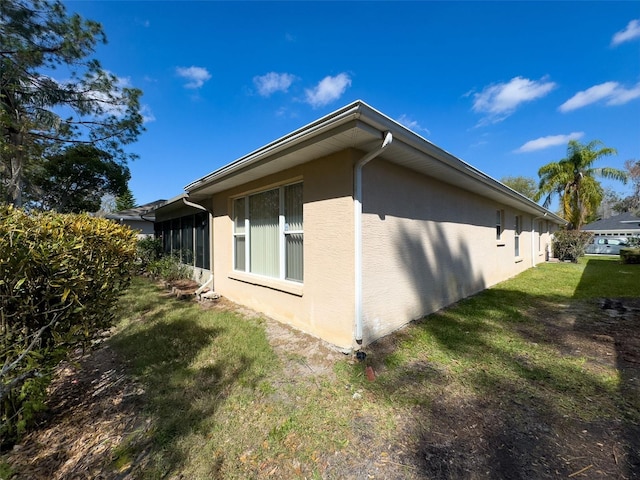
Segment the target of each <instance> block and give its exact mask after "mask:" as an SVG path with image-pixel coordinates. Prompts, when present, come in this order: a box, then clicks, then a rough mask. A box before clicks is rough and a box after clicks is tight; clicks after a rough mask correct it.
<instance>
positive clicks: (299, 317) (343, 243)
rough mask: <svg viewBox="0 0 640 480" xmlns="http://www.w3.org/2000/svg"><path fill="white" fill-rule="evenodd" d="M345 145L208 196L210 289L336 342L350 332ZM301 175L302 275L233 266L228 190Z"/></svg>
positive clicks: (349, 158) (349, 154) (345, 342)
mask: <svg viewBox="0 0 640 480" xmlns="http://www.w3.org/2000/svg"><path fill="white" fill-rule="evenodd" d="M354 156H355V153H354V152H353V151H351V150H347V151H343V152H340V153H338V154H336V155H332V156H329V157H326V158H322V159H318V160H315V161H312V162H309V163H306V164H304V165H301V166H299V167H296V168H293V169H289V170H286V171H283V172H280V173H278V174H276V175H272V176H269V177H265V178H263V179H261V180H260V181H256V182H251V183H248V184H245V185H242V186H239V187H237V188H234V189H231V190H227V191H224V192H221V193H219V194H216V195H214V197H213V212H214V220H213V255H214V261H213V265H214V278H215V290H216V291H217V292H218V293H220V294H221V295H224V296H225V297H227V298H229V299H230V300H232V301H234V302H237V303H240V304H242V305H245V306H247V307H249V308H252V309H254V310H256V311H259V312H263V313H265V314H266V315H268V316H270V317H272V318H274V319H276V320H279V321H282V322H284V323H288V324H291V325H293V326H295V327H296V328H299V329H300V330H303V331H305V332H307V333H310V334H312V335H315V336H318V337H321V338H324V339H325V340H327V341H329V342H331V343H333V344H335V345H337V346H339V347H342V348H349V347H351V344H352V338H353V311H354V275H353V271H354V265H353V250H354V248H353V245H354V233H353V201H352V197H351V193H352V189H353V187H352V183H353V159H354V158H355V157H354ZM300 180H302V182H303V217H304V282H303V284H296V283H294V282H282V281H276V280H269V279H266V278H263V277H257V276H255V275H251V274H248V273H238V272H234V269H233V236H232V235H233V221H232V202H233V198H234V197H238V196H243V195H246V194H249V193H253V192H257V191H261V190H264V189H267V188H271V187H275V186H278V185H282V184H287V183H291V182H294V181H300Z"/></svg>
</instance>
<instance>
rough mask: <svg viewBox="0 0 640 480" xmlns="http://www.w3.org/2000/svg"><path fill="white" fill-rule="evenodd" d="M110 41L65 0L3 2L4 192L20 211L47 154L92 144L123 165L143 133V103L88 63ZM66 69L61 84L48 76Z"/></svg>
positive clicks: (0, 118) (0, 116)
mask: <svg viewBox="0 0 640 480" xmlns="http://www.w3.org/2000/svg"><path fill="white" fill-rule="evenodd" d="M98 43H106V37H105V35H104V32H103V30H102V27H101V25H100V24H99V23H97V22H94V21H91V20H84V19H82V18H81V17H80V16H79V15H77V14H73V15H68V14H67V12H66V9H65V7H64V5H63V4H62V3H61V2H60V0H0V154H1V155H0V158H1V161H0V164H1V166H0V180H1V181H0V188H1V190H2V193H3V196H4V199H5V201H7V202H9V203H12V204H14V205H17V206H20V205H22V203H23V193H24V190H25V187H26V180H27V177H28V173H29V171H30V168H31V165H32V164H33V163H37V162H38V161H39V159H40V158H41V157H42V155H43V152H45V151H51V150H54V151H55V150H56V149H57V150H58V151H61V150H62V149H64V148H65V147H68V146H70V145H79V144H87V145H94V146H95V147H97V148H98V149H100V150H102V151H104V152H107V153H108V154H109V155H111V156H112V158H113V159H114V160H115V161H117V162H119V163H121V164H125V163H126V161H127V160H128V159H130V158H132V157H133V156H132V155H130V154H127V153H126V152H125V151H124V145H127V144H129V143H131V142H133V141H135V139H136V138H137V136H138V135H139V134H140V132H141V131H142V115H141V114H140V103H139V98H140V95H141V94H142V92H141V91H140V90H138V89H135V88H130V87H128V86H127V84H126V82H124V81H122V80H119V79H118V78H117V77H116V76H115V75H113V74H111V73H110V72H108V71H106V70H104V69H103V68H102V67H101V66H100V63H99V62H98V61H97V60H95V59H91V58H89V57H90V55H92V54H93V52H94V50H95V47H96V45H97V44H98ZM56 68H59V69H62V75H61V77H63V78H65V79H66V80H57V79H55V78H53V77H52V76H51V75H50V74H51V73H52V72H53V71H54V70H56Z"/></svg>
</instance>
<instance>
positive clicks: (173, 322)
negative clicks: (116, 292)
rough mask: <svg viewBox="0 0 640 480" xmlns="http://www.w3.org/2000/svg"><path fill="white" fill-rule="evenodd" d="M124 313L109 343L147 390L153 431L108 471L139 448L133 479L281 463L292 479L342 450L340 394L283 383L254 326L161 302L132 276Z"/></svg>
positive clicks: (324, 385) (224, 314) (326, 387)
mask: <svg viewBox="0 0 640 480" xmlns="http://www.w3.org/2000/svg"><path fill="white" fill-rule="evenodd" d="M122 307H123V308H122V310H123V320H122V322H121V324H120V325H119V327H118V330H117V333H116V335H115V336H114V337H113V338H112V340H111V345H112V346H113V348H114V349H115V350H116V351H117V352H119V353H120V355H121V356H122V357H123V358H126V359H128V363H129V366H130V369H131V372H132V373H133V375H134V376H135V377H137V379H138V380H139V381H140V382H141V383H143V384H144V385H145V387H146V399H147V411H146V412H145V413H146V415H147V416H148V418H149V420H150V422H151V427H150V428H149V429H148V430H146V431H145V432H141V433H139V434H138V435H137V437H136V438H134V439H130V440H129V441H128V442H127V444H126V445H124V446H123V447H120V448H119V449H118V450H117V451H116V452H114V454H113V455H112V457H113V461H114V468H115V469H120V468H122V467H123V466H127V465H129V463H128V460H129V459H130V458H135V457H136V456H137V455H138V454H139V453H140V451H142V450H143V449H147V450H148V451H149V452H150V453H149V456H148V464H147V465H146V466H145V469H144V471H140V472H138V473H137V476H139V477H140V478H154V479H155V478H161V477H165V476H171V475H177V474H178V473H179V474H182V475H184V476H185V478H217V477H218V476H222V477H224V478H252V477H254V476H255V475H258V474H260V473H261V472H262V473H264V472H268V471H271V470H272V469H273V468H274V467H275V466H276V465H279V463H282V464H285V463H286V462H287V461H289V462H288V463H287V467H286V468H284V467H282V466H279V467H278V471H279V472H280V473H281V474H282V473H285V472H287V473H285V475H286V476H288V477H290V478H296V475H307V476H310V475H313V472H314V465H315V463H316V462H317V460H318V452H320V451H324V450H325V449H331V448H340V447H341V445H344V442H345V437H346V436H348V417H347V415H348V413H346V411H345V413H343V412H342V411H341V410H340V405H341V403H344V402H345V401H346V395H344V394H343V392H337V391H336V385H334V384H331V383H328V382H326V381H324V382H323V381H320V380H318V381H316V379H313V381H311V382H309V381H302V380H301V381H299V382H298V381H296V379H290V378H285V376H284V375H283V371H282V364H281V362H280V360H279V359H278V357H277V356H276V354H275V353H274V352H273V350H272V349H271V347H270V345H269V343H268V341H267V338H266V336H265V332H264V328H263V326H262V325H261V323H260V321H259V320H252V319H247V318H244V317H241V316H239V315H237V314H234V313H232V312H228V311H220V310H213V309H211V310H203V309H202V308H201V307H200V306H198V305H196V304H194V303H192V302H185V301H177V300H174V299H173V298H166V297H163V295H162V292H161V291H160V290H158V289H157V288H156V287H155V286H153V285H151V284H149V283H148V282H146V281H144V280H140V279H137V280H135V281H134V283H133V286H132V287H131V289H130V291H129V292H128V294H127V295H126V297H125V298H124V299H123V302H122ZM347 443H348V441H347Z"/></svg>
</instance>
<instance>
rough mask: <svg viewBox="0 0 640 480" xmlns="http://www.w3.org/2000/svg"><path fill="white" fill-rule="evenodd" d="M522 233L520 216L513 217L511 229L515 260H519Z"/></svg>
mask: <svg viewBox="0 0 640 480" xmlns="http://www.w3.org/2000/svg"><path fill="white" fill-rule="evenodd" d="M521 233H522V215H516V216H515V225H514V227H513V240H514V243H513V253H514V255H515V257H516V258H520V234H521Z"/></svg>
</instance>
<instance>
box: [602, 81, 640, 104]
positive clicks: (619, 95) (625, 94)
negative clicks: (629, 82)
mask: <svg viewBox="0 0 640 480" xmlns="http://www.w3.org/2000/svg"><path fill="white" fill-rule="evenodd" d="M636 98H640V83H637V84H636V85H635V86H634V87H632V88H630V89H626V88H624V87H620V86H619V87H618V88H616V90H615V91H614V92H613V95H611V97H609V100H607V105H624V104H625V103H627V102H630V101H631V100H635V99H636Z"/></svg>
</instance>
